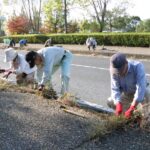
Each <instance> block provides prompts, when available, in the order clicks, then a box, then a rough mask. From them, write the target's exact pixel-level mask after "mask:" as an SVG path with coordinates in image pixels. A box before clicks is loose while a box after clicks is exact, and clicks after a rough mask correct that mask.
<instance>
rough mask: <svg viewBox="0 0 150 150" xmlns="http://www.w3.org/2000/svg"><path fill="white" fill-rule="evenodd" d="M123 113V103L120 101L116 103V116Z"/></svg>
mask: <svg viewBox="0 0 150 150" xmlns="http://www.w3.org/2000/svg"><path fill="white" fill-rule="evenodd" d="M121 113H122V104H121V103H120V102H119V103H118V104H117V105H116V111H115V114H116V116H119V115H120V114H121Z"/></svg>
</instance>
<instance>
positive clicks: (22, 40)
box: [19, 39, 27, 47]
mask: <svg viewBox="0 0 150 150" xmlns="http://www.w3.org/2000/svg"><path fill="white" fill-rule="evenodd" d="M19 45H20V47H23V46H27V40H26V39H21V40H20V41H19Z"/></svg>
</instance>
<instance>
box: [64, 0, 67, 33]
mask: <svg viewBox="0 0 150 150" xmlns="http://www.w3.org/2000/svg"><path fill="white" fill-rule="evenodd" d="M64 21H65V26H64V29H65V33H67V2H66V0H64Z"/></svg>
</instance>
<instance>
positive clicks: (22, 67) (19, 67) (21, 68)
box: [10, 54, 36, 74]
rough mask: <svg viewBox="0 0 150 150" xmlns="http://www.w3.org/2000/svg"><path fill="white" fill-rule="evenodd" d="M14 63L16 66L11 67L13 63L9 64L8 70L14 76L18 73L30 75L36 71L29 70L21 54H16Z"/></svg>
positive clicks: (34, 69)
mask: <svg viewBox="0 0 150 150" xmlns="http://www.w3.org/2000/svg"><path fill="white" fill-rule="evenodd" d="M15 63H16V66H14V65H13V62H10V69H13V70H14V71H15V73H16V74H20V73H26V74H30V73H33V72H35V71H36V67H34V68H30V66H29V64H28V63H27V61H26V60H25V56H24V55H22V54H18V57H17V60H16V62H15Z"/></svg>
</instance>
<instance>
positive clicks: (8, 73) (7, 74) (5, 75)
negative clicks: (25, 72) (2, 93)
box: [3, 71, 12, 79]
mask: <svg viewBox="0 0 150 150" xmlns="http://www.w3.org/2000/svg"><path fill="white" fill-rule="evenodd" d="M11 73H12V71H8V72H6V73H5V74H4V76H3V78H6V79H7V78H8V77H9V75H10V74H11Z"/></svg>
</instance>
